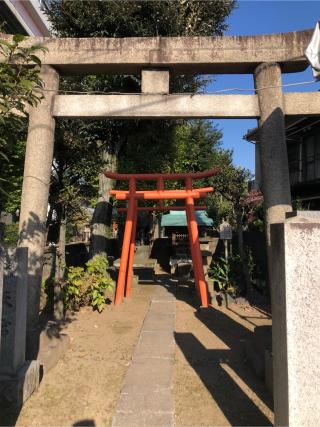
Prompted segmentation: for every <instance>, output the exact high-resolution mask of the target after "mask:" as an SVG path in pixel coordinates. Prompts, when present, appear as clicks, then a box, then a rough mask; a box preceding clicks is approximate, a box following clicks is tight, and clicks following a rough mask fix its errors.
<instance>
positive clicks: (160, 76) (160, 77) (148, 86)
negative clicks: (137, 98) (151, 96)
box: [141, 70, 170, 94]
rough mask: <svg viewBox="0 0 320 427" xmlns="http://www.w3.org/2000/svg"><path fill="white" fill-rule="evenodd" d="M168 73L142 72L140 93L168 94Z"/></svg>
mask: <svg viewBox="0 0 320 427" xmlns="http://www.w3.org/2000/svg"><path fill="white" fill-rule="evenodd" d="M169 77H170V76H169V71H167V70H142V71H141V92H142V93H162V94H167V93H169Z"/></svg>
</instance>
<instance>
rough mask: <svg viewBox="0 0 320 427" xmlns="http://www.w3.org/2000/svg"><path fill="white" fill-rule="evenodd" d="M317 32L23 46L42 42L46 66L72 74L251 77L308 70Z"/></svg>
mask: <svg viewBox="0 0 320 427" xmlns="http://www.w3.org/2000/svg"><path fill="white" fill-rule="evenodd" d="M312 32H313V30H312V29H311V30H305V31H298V32H290V33H281V34H269V35H261V36H228V37H172V38H170V37H130V38H118V39H117V38H102V37H101V38H80V39H76V38H46V37H29V38H28V39H27V40H26V41H25V42H24V43H23V45H24V46H31V45H34V44H42V45H44V46H46V47H47V48H48V52H45V53H43V54H42V53H41V52H40V54H39V56H40V59H41V61H42V63H43V64H47V65H52V66H55V67H56V68H57V69H58V70H59V71H61V72H63V73H69V74H72V73H73V74H77V75H78V74H81V73H88V72H93V73H95V74H96V73H99V72H101V73H115V74H138V73H139V72H140V70H141V69H143V68H157V67H160V68H161V67H164V66H165V67H166V68H168V69H173V70H174V72H175V73H177V74H186V73H191V74H210V73H213V74H219V73H220V74H227V73H231V74H239V73H252V72H253V70H254V69H255V68H256V66H257V65H258V64H260V63H263V62H278V63H279V64H281V68H282V70H283V72H285V73H287V72H297V71H303V70H304V69H305V68H307V66H308V61H307V59H306V57H305V56H304V51H305V49H306V48H307V46H308V44H309V42H310V39H311V36H312Z"/></svg>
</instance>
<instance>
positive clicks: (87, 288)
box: [63, 255, 114, 313]
mask: <svg viewBox="0 0 320 427" xmlns="http://www.w3.org/2000/svg"><path fill="white" fill-rule="evenodd" d="M107 268H108V261H107V259H106V257H104V256H102V255H95V256H94V257H93V258H92V259H91V260H90V261H88V262H87V263H86V269H84V268H83V267H69V268H68V270H67V281H66V283H65V285H64V287H63V291H64V301H65V306H66V308H69V309H72V310H79V308H80V307H82V306H85V305H91V306H92V308H93V309H95V310H98V311H99V313H101V311H102V310H103V309H104V306H105V295H104V292H105V290H106V289H113V287H114V282H113V280H112V279H111V278H110V277H109V275H108V272H107Z"/></svg>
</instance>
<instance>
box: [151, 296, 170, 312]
mask: <svg viewBox="0 0 320 427" xmlns="http://www.w3.org/2000/svg"><path fill="white" fill-rule="evenodd" d="M175 312H176V304H175V301H173V302H171V301H158V300H157V299H155V300H153V301H152V302H151V306H150V312H149V313H154V314H155V315H158V314H159V315H161V314H165V315H168V314H175Z"/></svg>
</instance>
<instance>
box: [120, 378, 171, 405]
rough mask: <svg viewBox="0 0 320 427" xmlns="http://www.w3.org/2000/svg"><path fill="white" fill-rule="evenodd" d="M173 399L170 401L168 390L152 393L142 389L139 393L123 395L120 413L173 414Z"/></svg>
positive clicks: (147, 388) (146, 388)
mask: <svg viewBox="0 0 320 427" xmlns="http://www.w3.org/2000/svg"><path fill="white" fill-rule="evenodd" d="M145 380H146V381H148V379H147V378H146V379H145ZM173 410H174V403H173V399H168V390H165V389H162V390H158V391H150V389H149V387H145V388H144V387H142V388H140V390H139V391H135V392H133V391H131V392H129V393H122V394H121V397H120V400H119V402H118V407H117V411H118V412H173Z"/></svg>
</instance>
